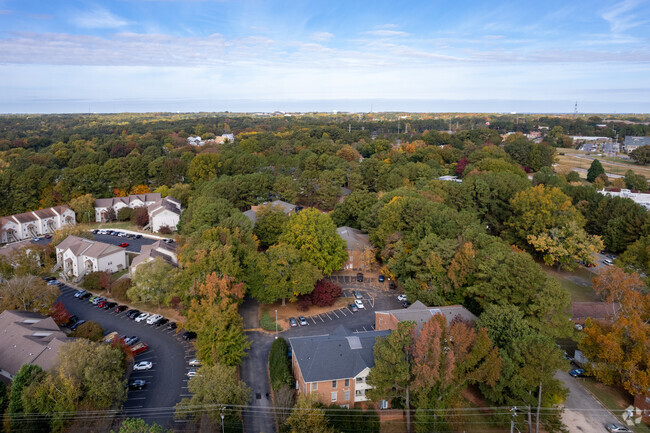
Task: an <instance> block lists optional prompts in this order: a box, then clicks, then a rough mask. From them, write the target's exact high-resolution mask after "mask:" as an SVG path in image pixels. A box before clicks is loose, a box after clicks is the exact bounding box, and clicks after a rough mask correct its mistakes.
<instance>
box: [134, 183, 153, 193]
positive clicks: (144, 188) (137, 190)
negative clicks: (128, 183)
mask: <svg viewBox="0 0 650 433" xmlns="http://www.w3.org/2000/svg"><path fill="white" fill-rule="evenodd" d="M150 192H151V188H149V187H148V186H147V185H136V186H134V187H133V188H131V192H130V194H134V195H139V194H149V193H150Z"/></svg>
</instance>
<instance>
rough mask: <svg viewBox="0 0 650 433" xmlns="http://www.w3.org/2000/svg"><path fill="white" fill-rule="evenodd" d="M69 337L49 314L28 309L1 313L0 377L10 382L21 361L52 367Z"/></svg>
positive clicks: (44, 367) (46, 368)
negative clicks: (43, 314) (46, 315)
mask: <svg viewBox="0 0 650 433" xmlns="http://www.w3.org/2000/svg"><path fill="white" fill-rule="evenodd" d="M67 341H70V340H68V338H67V337H66V335H65V334H64V333H63V332H62V331H61V330H60V329H59V327H58V326H57V325H56V323H54V320H53V319H52V318H51V317H44V316H41V315H40V314H38V313H34V312H31V311H10V310H5V311H3V312H2V313H0V347H2V350H0V379H1V380H3V381H4V382H6V383H7V382H9V381H10V380H12V379H13V378H14V376H15V375H16V373H18V370H19V369H20V367H21V366H22V365H23V364H34V365H38V366H40V367H41V368H43V370H48V369H50V368H52V367H53V366H54V364H55V362H56V357H57V354H58V353H59V348H60V347H61V345H62V344H64V343H66V342H67Z"/></svg>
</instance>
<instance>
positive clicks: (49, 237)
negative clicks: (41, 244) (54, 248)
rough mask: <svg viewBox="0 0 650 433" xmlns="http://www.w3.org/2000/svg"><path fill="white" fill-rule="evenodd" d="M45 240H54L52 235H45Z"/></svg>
mask: <svg viewBox="0 0 650 433" xmlns="http://www.w3.org/2000/svg"><path fill="white" fill-rule="evenodd" d="M44 237H45V239H52V235H45V236H44Z"/></svg>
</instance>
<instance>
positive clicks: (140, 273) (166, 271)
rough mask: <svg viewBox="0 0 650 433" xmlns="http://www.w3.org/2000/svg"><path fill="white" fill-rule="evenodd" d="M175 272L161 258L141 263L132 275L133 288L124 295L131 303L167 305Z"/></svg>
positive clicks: (173, 287) (173, 283)
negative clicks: (142, 302) (141, 302)
mask: <svg viewBox="0 0 650 433" xmlns="http://www.w3.org/2000/svg"><path fill="white" fill-rule="evenodd" d="M176 273H177V270H176V268H175V267H174V266H172V265H170V264H169V263H168V262H166V261H165V260H164V259H163V258H162V257H155V258H154V259H153V260H151V261H149V262H146V263H141V264H140V265H139V266H138V267H137V268H136V271H135V275H133V279H132V282H133V286H131V288H130V289H129V290H127V292H126V295H127V296H128V297H129V299H130V300H131V301H144V302H155V303H157V304H158V308H160V306H161V304H164V305H168V304H169V302H170V300H171V297H172V294H173V293H174V290H175V282H176Z"/></svg>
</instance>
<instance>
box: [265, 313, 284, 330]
mask: <svg viewBox="0 0 650 433" xmlns="http://www.w3.org/2000/svg"><path fill="white" fill-rule="evenodd" d="M260 327H261V328H262V329H264V330H265V331H271V332H276V331H277V332H280V331H282V326H280V325H279V324H277V323H276V322H275V319H273V318H271V314H270V313H269V311H268V310H262V314H261V315H260Z"/></svg>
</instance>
